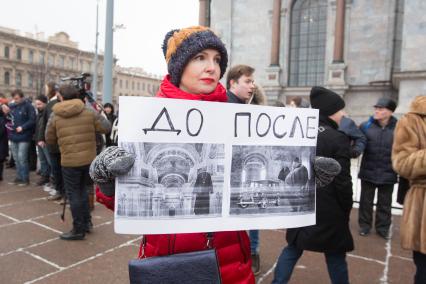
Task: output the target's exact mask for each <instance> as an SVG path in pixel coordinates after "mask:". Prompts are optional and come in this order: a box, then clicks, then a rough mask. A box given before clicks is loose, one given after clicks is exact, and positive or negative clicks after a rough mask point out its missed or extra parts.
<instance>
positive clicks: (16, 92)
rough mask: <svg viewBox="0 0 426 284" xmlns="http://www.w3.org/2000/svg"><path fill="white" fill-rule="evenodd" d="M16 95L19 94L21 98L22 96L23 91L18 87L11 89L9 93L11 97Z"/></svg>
mask: <svg viewBox="0 0 426 284" xmlns="http://www.w3.org/2000/svg"><path fill="white" fill-rule="evenodd" d="M16 95H18V96H20V97H21V98H23V97H24V92H22V90H20V89H16V90H13V91H12V93H11V94H10V96H11V97H12V98H13V97H14V96H16Z"/></svg>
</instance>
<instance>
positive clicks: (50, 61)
mask: <svg viewBox="0 0 426 284" xmlns="http://www.w3.org/2000/svg"><path fill="white" fill-rule="evenodd" d="M47 65H49V66H54V65H55V57H54V56H53V55H52V54H49V57H48V59H47Z"/></svg>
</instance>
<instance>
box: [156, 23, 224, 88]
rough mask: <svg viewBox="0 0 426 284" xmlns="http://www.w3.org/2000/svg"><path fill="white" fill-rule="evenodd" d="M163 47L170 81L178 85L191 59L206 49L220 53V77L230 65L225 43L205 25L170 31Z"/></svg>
mask: <svg viewBox="0 0 426 284" xmlns="http://www.w3.org/2000/svg"><path fill="white" fill-rule="evenodd" d="M162 49H163V54H164V58H165V59H166V62H167V70H168V72H169V75H170V81H171V82H172V84H173V85H175V86H176V87H179V83H180V80H181V77H182V73H183V70H184V69H185V66H186V65H187V64H188V62H189V60H191V59H192V58H193V57H194V56H195V55H196V54H197V53H199V52H201V51H203V50H205V49H214V50H217V51H218V52H219V53H220V63H219V65H220V78H222V77H223V75H224V74H225V71H226V67H227V65H228V53H227V51H226V48H225V45H224V44H223V42H222V41H221V40H220V38H219V37H218V36H217V35H216V34H215V33H214V32H213V31H212V30H210V29H209V28H207V27H203V26H193V27H188V28H184V29H175V30H171V31H169V32H168V33H167V34H166V36H165V38H164V41H163V46H162Z"/></svg>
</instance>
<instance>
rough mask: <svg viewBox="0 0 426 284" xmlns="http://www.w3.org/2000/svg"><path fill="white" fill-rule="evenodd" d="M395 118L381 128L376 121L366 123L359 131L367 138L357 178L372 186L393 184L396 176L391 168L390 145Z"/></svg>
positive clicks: (395, 181)
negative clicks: (372, 184)
mask: <svg viewBox="0 0 426 284" xmlns="http://www.w3.org/2000/svg"><path fill="white" fill-rule="evenodd" d="M396 122H397V120H396V118H395V117H393V116H392V117H391V118H390V120H389V123H388V125H386V126H385V127H381V126H380V124H379V122H378V121H377V120H370V121H366V122H364V123H362V124H361V126H360V129H361V131H362V132H363V133H364V134H365V136H366V137H367V147H366V148H365V150H364V155H363V156H362V161H361V167H360V171H359V175H358V177H359V178H360V179H361V180H364V181H368V182H371V183H374V184H395V183H397V181H398V179H397V174H396V173H395V171H394V170H393V168H392V161H391V155H392V143H393V132H394V130H395V125H396Z"/></svg>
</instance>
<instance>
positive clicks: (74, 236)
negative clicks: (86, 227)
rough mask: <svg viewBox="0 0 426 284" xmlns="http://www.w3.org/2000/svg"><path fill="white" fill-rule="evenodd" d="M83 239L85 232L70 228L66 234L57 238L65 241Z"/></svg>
mask: <svg viewBox="0 0 426 284" xmlns="http://www.w3.org/2000/svg"><path fill="white" fill-rule="evenodd" d="M84 237H85V232H84V231H81V230H77V229H75V228H72V230H71V231H69V232H68V233H63V234H61V235H60V236H59V238H61V240H66V241H76V240H83V239H84Z"/></svg>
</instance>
